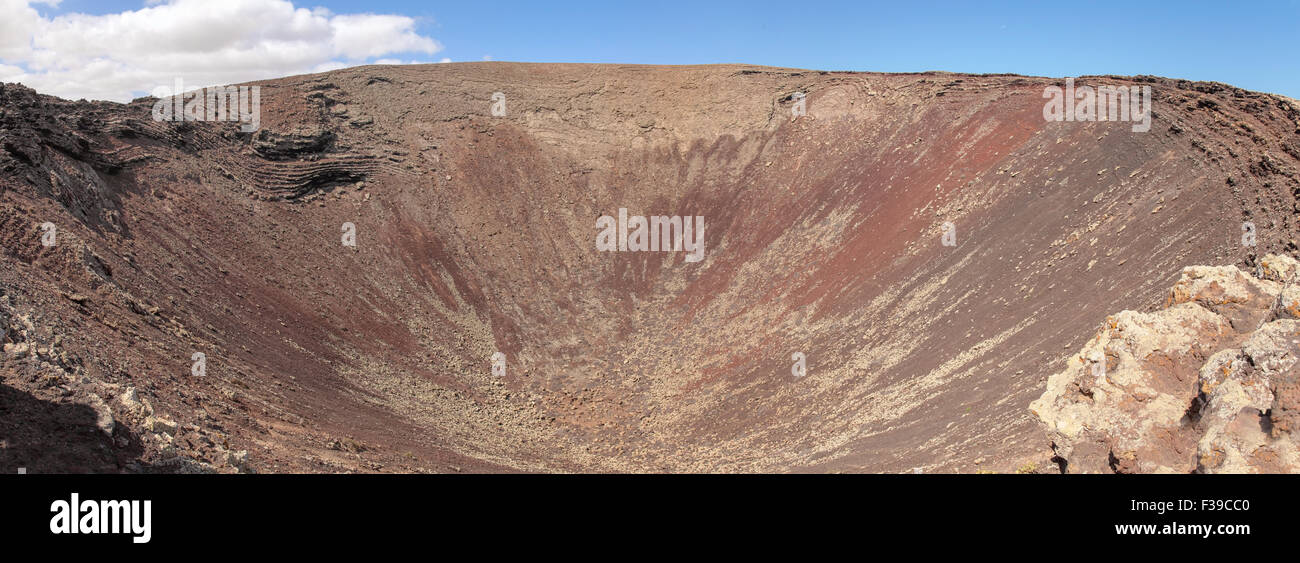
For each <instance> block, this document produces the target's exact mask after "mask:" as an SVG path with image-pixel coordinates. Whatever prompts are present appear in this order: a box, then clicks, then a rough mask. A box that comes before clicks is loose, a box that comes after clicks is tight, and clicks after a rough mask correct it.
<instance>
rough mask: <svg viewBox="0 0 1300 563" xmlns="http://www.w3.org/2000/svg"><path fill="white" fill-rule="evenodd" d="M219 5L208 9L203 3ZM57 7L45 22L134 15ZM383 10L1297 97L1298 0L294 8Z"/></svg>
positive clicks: (619, 58) (510, 46)
mask: <svg viewBox="0 0 1300 563" xmlns="http://www.w3.org/2000/svg"><path fill="white" fill-rule="evenodd" d="M217 2H218V3H219V2H220V0H217ZM143 5H144V3H143V2H140V1H132V2H123V1H94V2H91V1H83V0H63V1H62V2H61V3H60V4H58V6H57V7H49V6H35V7H36V8H37V10H38V11H40V12H41V14H42V15H44V16H57V15H59V14H63V13H69V12H84V13H88V14H109V13H114V12H121V11H125V10H137V9H139V8H141V7H142V6H143ZM294 5H295V6H296V7H299V8H311V7H318V6H319V7H324V8H327V9H329V10H330V11H331V12H334V13H341V14H350V13H376V14H398V15H404V16H408V17H411V18H413V19H414V20H415V22H416V28H415V29H416V31H417V32H418V34H419V35H421V36H425V37H429V38H432V39H434V40H436V41H437V42H438V43H439V44H441V46H442V50H441V51H439V52H437V53H434V54H429V53H419V52H414V53H393V54H390V55H385V57H389V58H398V59H401V60H418V61H430V62H434V61H438V60H441V59H443V58H449V59H451V60H452V61H454V62H462V61H478V60H484V58H485V57H490V58H491V59H492V60H499V61H529V62H601V63H652V64H696V63H730V62H738V63H752V64H763V65H773V66H789V67H801V68H813V69H824V70H863V71H886V72H906V71H922V70H948V71H954V72H975V73H991V72H1011V73H1017V74H1028V75H1045V76H1078V75H1084V74H1124V75H1131V74H1154V75H1160V76H1168V77H1174V78H1188V79H1193V80H1214V81H1218V82H1226V83H1229V84H1233V85H1236V86H1240V87H1243V88H1248V89H1251V90H1260V91H1265V92H1274V93H1279V94H1284V95H1288V96H1291V97H1294V98H1300V39H1297V34H1298V32H1300V0H1274V1H1272V2H1249V1H1243V2H1217V3H1210V2H1195V1H1192V2H1187V1H1178V2H1162V1H1157V2H1137V1H1131V2H1083V1H1079V2H977V1H970V2H921V1H917V2H909V1H901V2H899V1H893V2H870V1H864V2H806V3H805V2H796V1H785V2H759V1H747V2H730V1H725V2H723V1H719V2H711V1H708V0H696V1H690V2H676V1H674V2H635V1H628V0H612V1H606V2H587V1H575V2H562V1H553V2H509V1H503V2H465V1H457V2H411V1H398V0H367V1H354V0H318V1H310V0H296V1H295V2H294Z"/></svg>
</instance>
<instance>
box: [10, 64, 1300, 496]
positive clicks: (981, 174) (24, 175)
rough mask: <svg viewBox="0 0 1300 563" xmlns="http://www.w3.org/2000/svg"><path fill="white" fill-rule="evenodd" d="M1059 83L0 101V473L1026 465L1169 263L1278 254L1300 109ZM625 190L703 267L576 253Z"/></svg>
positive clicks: (692, 72) (347, 80)
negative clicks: (1098, 336) (189, 102)
mask: <svg viewBox="0 0 1300 563" xmlns="http://www.w3.org/2000/svg"><path fill="white" fill-rule="evenodd" d="M1061 83H1063V82H1062V81H1059V80H1056V79H1046V78H1027V77H1019V76H971V75H956V74H946V73H926V74H873V73H842V72H818V71H806V70H794V69H778V68H768V67H753V66H739V65H726V66H683V67H656V66H624V65H566V64H514V63H465V64H441V65H423V66H372V67H361V68H352V69H347V70H340V71H334V72H329V73H324V74H317V75H310V76H296V77H289V78H284V79H280V80H273V81H267V82H261V83H257V84H260V86H261V102H262V122H261V130H260V131H258V132H256V133H252V134H246V133H241V132H240V131H239V129H238V126H237V125H236V124H233V123H173V122H155V121H153V119H152V118H151V114H150V110H151V108H152V106H153V103H154V100H153V99H141V100H137V101H136V102H133V103H131V104H128V105H121V104H113V103H88V102H69V101H64V100H59V99H56V98H52V97H48V96H42V95H37V94H35V93H34V92H33V91H32V90H30V89H27V88H25V87H22V86H19V85H13V84H6V85H2V86H0V141H2V142H0V144H2V146H3V150H2V151H0V206H2V207H3V210H4V211H3V215H2V216H0V243H2V244H3V259H0V291H3V293H4V296H3V297H0V325H3V326H5V327H6V328H5V334H4V343H5V344H6V347H5V354H4V359H3V360H0V361H2V362H3V363H0V378H2V380H3V385H0V470H3V471H6V472H13V471H14V470H15V469H14V468H16V467H26V468H27V470H28V471H29V472H32V473H39V472H67V471H95V472H117V471H133V472H134V471H144V472H149V471H220V472H233V471H257V472H344V471H384V472H409V471H429V472H447V471H596V472H604V471H633V472H640V471H656V472H657V471H672V472H688V471H690V472H694V471H708V472H756V471H815V472H825V471H855V472H857V471H867V472H910V471H913V470H914V469H918V468H919V469H921V470H923V471H925V472H949V471H960V472H973V471H978V470H992V471H1014V470H1015V469H1016V468H1018V467H1021V466H1023V465H1025V464H1027V463H1031V462H1041V461H1042V460H1043V459H1044V457H1045V452H1048V451H1049V450H1048V447H1047V438H1046V437H1045V435H1044V433H1043V431H1042V429H1041V427H1040V426H1039V425H1038V424H1037V423H1036V422H1035V420H1034V419H1033V417H1032V415H1031V414H1030V413H1029V412H1028V410H1027V407H1028V405H1029V403H1030V402H1031V401H1032V400H1034V399H1036V398H1037V397H1038V396H1039V395H1040V394H1042V393H1043V390H1044V388H1045V385H1046V383H1045V382H1046V378H1047V376H1049V375H1051V374H1053V373H1056V372H1058V371H1061V370H1062V369H1063V368H1064V367H1065V365H1066V362H1067V360H1068V359H1069V357H1070V356H1071V354H1073V353H1074V352H1075V351H1077V350H1079V348H1080V346H1082V345H1083V343H1084V341H1085V340H1086V339H1088V338H1089V337H1090V336H1091V335H1092V334H1093V333H1094V332H1095V331H1096V329H1097V327H1098V326H1099V325H1100V323H1101V322H1102V321H1103V319H1105V318H1106V315H1108V314H1110V313H1112V312H1114V311H1118V310H1121V309H1136V310H1151V309H1153V308H1155V307H1157V306H1159V305H1161V304H1162V302H1163V300H1164V296H1165V293H1166V291H1167V289H1168V288H1169V287H1170V286H1171V285H1172V284H1173V282H1174V281H1175V280H1177V279H1178V275H1179V273H1180V271H1181V270H1182V268H1183V267H1184V266H1189V265H1193V264H1212V265H1225V264H1233V265H1239V266H1242V267H1248V268H1253V265H1254V260H1255V259H1256V258H1255V257H1256V255H1258V256H1263V255H1264V254H1265V253H1268V252H1276V253H1292V254H1294V253H1295V250H1296V241H1295V239H1296V238H1297V216H1296V210H1297V200H1296V195H1297V191H1298V190H1300V176H1297V170H1298V169H1300V103H1296V102H1295V101H1293V100H1288V99H1286V98H1282V97H1279V96H1274V95H1268V94H1259V93H1255V92H1248V91H1244V90H1240V89H1237V88H1234V87H1231V86H1227V85H1223V84H1215V83H1201V82H1187V81H1179V80H1171V79H1164V78H1154V77H1138V78H1130V77H1110V76H1108V77H1086V78H1082V79H1079V80H1078V82H1077V83H1078V84H1079V85H1084V84H1092V85H1094V86H1095V85H1102V84H1111V85H1131V84H1137V85H1146V86H1150V87H1151V91H1152V96H1153V99H1154V108H1155V114H1154V118H1153V120H1152V125H1151V129H1150V131H1149V132H1145V133H1136V132H1133V131H1132V130H1131V125H1132V124H1131V123H1125V122H1101V123H1096V122H1048V121H1046V120H1045V119H1044V118H1043V106H1044V101H1045V100H1044V98H1043V96H1042V94H1043V89H1044V87H1045V86H1047V85H1052V84H1061ZM796 91H802V92H806V93H807V99H806V107H807V115H806V116H804V117H799V118H792V112H791V107H792V104H794V103H795V100H794V99H793V98H792V96H791V95H792V93H794V92H796ZM494 92H502V93H504V94H505V95H506V99H507V101H506V110H507V111H506V115H505V116H501V117H494V116H493V115H492V114H491V112H490V107H491V105H492V99H491V98H492V95H493V93H494ZM620 208H626V209H627V210H628V213H629V214H630V215H647V216H648V215H678V216H697V215H698V216H702V217H703V218H704V223H705V226H706V231H705V235H704V243H705V245H706V247H705V253H704V260H703V261H701V262H696V263H691V262H687V261H685V257H686V255H685V253H683V252H636V253H634V252H598V251H597V250H596V235H597V233H598V232H599V231H598V229H597V228H596V221H597V218H599V217H600V216H602V215H612V216H617V214H618V210H619V209H620ZM1244 221H1250V222H1253V223H1254V224H1255V225H1256V226H1257V231H1258V234H1257V236H1258V244H1257V246H1255V247H1244V246H1243V245H1242V244H1241V234H1242V233H1241V228H1242V223H1243V222H1244ZM46 222H49V223H52V224H53V225H54V226H55V227H56V229H57V231H56V232H57V238H56V243H55V244H54V245H53V246H48V247H47V246H44V245H43V244H42V236H43V234H45V231H44V230H43V229H42V227H41V225H42V224H43V223H46ZM345 222H350V223H353V224H355V227H356V246H355V247H350V246H345V245H343V244H342V241H341V234H342V231H341V229H342V225H343V224H344V223H345ZM944 222H952V223H953V224H954V225H955V226H956V231H955V234H956V245H955V246H945V245H943V244H942V243H941V236H942V232H941V224H942V223H944ZM498 351H499V352H501V353H504V354H505V356H506V373H505V375H504V377H498V376H494V374H493V371H492V359H491V358H492V356H493V354H494V353H496V352H498ZM196 352H197V353H203V354H205V355H206V375H205V376H202V377H198V376H194V375H192V373H191V366H192V364H193V363H194V360H193V359H192V358H193V354H195V353H196ZM796 353H803V354H804V355H805V356H806V365H807V374H806V376H804V377H795V376H794V375H792V371H791V365H792V364H793V363H794V362H793V361H792V359H791V358H792V355H794V354H796Z"/></svg>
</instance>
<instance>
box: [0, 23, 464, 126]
mask: <svg viewBox="0 0 1300 563" xmlns="http://www.w3.org/2000/svg"><path fill="white" fill-rule="evenodd" d="M32 3H33V2H29V1H26V0H0V80H4V81H19V82H22V83H23V84H26V85H28V86H31V87H32V88H35V89H37V90H38V91H41V92H44V93H48V94H54V95H57V96H62V97H66V98H73V99H76V98H88V99H107V100H116V101H129V100H130V99H132V98H133V97H135V96H136V95H139V94H140V93H142V92H150V91H153V90H154V89H155V88H156V87H158V86H160V85H170V84H172V83H173V81H174V79H176V78H181V79H183V80H184V81H185V83H186V84H187V85H190V86H193V87H200V86H207V85H212V84H230V83H235V82H245V81H249V80H259V79H264V78H274V77H279V76H286V75H292V74H302V73H309V72H323V71H326V70H333V69H337V68H344V67H347V66H353V65H357V64H367V63H368V61H370V60H372V59H374V58H375V57H380V56H383V55H392V54H401V53H419V54H423V55H433V54H435V53H438V52H439V51H441V50H442V45H440V44H439V43H438V42H437V41H435V40H434V39H432V38H429V37H425V36H422V35H420V34H419V33H417V32H416V31H415V20H414V19H412V18H409V17H406V16H397V15H376V14H334V13H331V12H330V11H329V10H326V9H323V8H312V9H308V8H299V7H295V6H294V5H293V3H292V2H290V1H288V0H220V1H217V2H213V1H211V0H169V1H164V2H156V3H155V2H151V3H149V4H150V5H149V6H147V7H145V8H142V9H139V10H135V11H127V12H121V13H116V14H106V15H102V16H96V15H87V14H63V15H59V16H56V17H53V18H45V17H42V16H41V15H40V14H39V13H38V12H37V11H36V10H35V9H34V8H32V7H31V4H32ZM46 3H47V4H52V5H56V4H57V0H55V1H53V2H50V1H47V2H46ZM389 59H390V60H397V59H392V58H391V57H390V58H389ZM411 62H416V61H411Z"/></svg>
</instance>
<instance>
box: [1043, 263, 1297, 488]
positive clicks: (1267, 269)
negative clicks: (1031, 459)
mask: <svg viewBox="0 0 1300 563" xmlns="http://www.w3.org/2000/svg"><path fill="white" fill-rule="evenodd" d="M1297 269H1298V268H1297V263H1296V261H1295V260H1294V259H1292V258H1290V257H1288V256H1278V255H1268V256H1266V257H1264V258H1263V259H1262V260H1261V261H1260V262H1259V268H1258V273H1259V274H1260V276H1262V277H1260V278H1256V277H1254V276H1253V275H1252V274H1253V272H1252V273H1247V272H1244V271H1242V270H1240V269H1238V268H1236V267H1233V266H1220V267H1205V266H1194V267H1189V268H1187V269H1185V270H1184V271H1183V275H1182V278H1181V279H1180V280H1179V281H1178V283H1177V284H1175V285H1174V287H1173V289H1172V290H1171V291H1170V293H1169V298H1168V300H1167V302H1166V308H1165V309H1162V310H1160V311H1156V312H1152V313H1138V312H1134V311H1124V312H1121V313H1119V314H1117V315H1114V316H1111V317H1108V318H1107V319H1106V321H1105V323H1104V326H1103V328H1102V329H1101V330H1100V331H1099V332H1098V333H1097V335H1096V337H1094V338H1093V339H1092V340H1091V341H1089V342H1088V344H1087V345H1085V346H1084V347H1083V349H1082V350H1081V351H1080V353H1079V355H1078V356H1077V360H1078V361H1077V363H1075V362H1072V363H1071V364H1070V367H1069V368H1068V369H1066V370H1065V371H1063V372H1061V373H1058V374H1056V375H1053V376H1052V377H1051V378H1049V379H1048V383H1047V391H1046V392H1044V393H1043V396H1042V397H1040V398H1039V399H1038V400H1037V401H1035V402H1034V403H1033V404H1031V405H1030V410H1031V411H1032V412H1033V413H1034V414H1035V415H1037V416H1038V417H1039V418H1040V419H1042V420H1043V422H1044V423H1045V424H1046V426H1047V427H1048V429H1049V435H1050V436H1051V439H1052V449H1053V453H1054V457H1055V458H1056V460H1057V461H1058V462H1059V465H1060V467H1061V469H1062V471H1063V472H1070V473H1076V472H1077V473H1106V472H1116V473H1191V472H1199V473H1295V472H1297V471H1300V436H1297V434H1296V430H1297V429H1298V427H1297V412H1298V411H1300V394H1298V393H1297V380H1298V378H1300V320H1298V319H1300V289H1298V288H1300V277H1298V276H1297Z"/></svg>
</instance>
